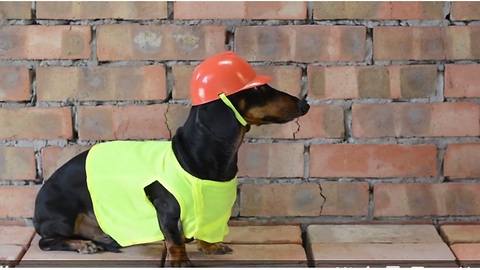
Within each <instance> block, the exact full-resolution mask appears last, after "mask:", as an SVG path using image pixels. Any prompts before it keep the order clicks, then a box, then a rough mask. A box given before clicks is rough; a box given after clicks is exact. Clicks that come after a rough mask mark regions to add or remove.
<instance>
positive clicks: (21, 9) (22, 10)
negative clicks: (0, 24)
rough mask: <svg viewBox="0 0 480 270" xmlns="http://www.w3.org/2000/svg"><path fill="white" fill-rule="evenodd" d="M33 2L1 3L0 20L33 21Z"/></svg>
mask: <svg viewBox="0 0 480 270" xmlns="http://www.w3.org/2000/svg"><path fill="white" fill-rule="evenodd" d="M31 7H32V2H30V1H14V2H12V1H9V2H7V1H5V2H3V1H2V2H0V20H6V19H31V18H32V10H31Z"/></svg>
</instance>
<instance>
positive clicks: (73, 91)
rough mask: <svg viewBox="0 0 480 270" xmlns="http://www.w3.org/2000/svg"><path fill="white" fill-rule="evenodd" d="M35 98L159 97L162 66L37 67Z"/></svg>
mask: <svg viewBox="0 0 480 270" xmlns="http://www.w3.org/2000/svg"><path fill="white" fill-rule="evenodd" d="M37 97H38V100H39V101H64V100H78V101H90V100H95V101H97V100H102V101H106V100H163V99H165V98H166V73H165V67H163V66H143V67H103V66H102V67H81V68H77V67H39V68H37Z"/></svg>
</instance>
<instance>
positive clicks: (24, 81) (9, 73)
mask: <svg viewBox="0 0 480 270" xmlns="http://www.w3.org/2000/svg"><path fill="white" fill-rule="evenodd" d="M30 95H31V91H30V71H29V70H28V69H27V68H21V67H0V101H26V100H30Z"/></svg>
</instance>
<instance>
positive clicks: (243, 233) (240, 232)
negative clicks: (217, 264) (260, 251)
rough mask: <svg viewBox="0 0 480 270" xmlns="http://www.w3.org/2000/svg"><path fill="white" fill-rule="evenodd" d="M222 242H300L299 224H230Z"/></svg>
mask: <svg viewBox="0 0 480 270" xmlns="http://www.w3.org/2000/svg"><path fill="white" fill-rule="evenodd" d="M223 242H224V243H234V244H243V245H245V244H277V245H278V244H299V245H301V244H302V231H301V229H300V226H292V225H278V226H230V231H229V233H228V235H226V236H225V239H224V240H223Z"/></svg>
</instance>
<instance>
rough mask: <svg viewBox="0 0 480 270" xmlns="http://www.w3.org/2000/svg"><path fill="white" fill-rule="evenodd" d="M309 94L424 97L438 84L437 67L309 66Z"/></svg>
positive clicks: (340, 97) (332, 96) (433, 91)
mask: <svg viewBox="0 0 480 270" xmlns="http://www.w3.org/2000/svg"><path fill="white" fill-rule="evenodd" d="M307 72H308V73H307V74H308V96H309V97H312V98H318V99H354V98H393V99H396V98H422V97H431V96H433V95H434V94H435V89H436V87H437V83H436V79H437V67H436V66H433V65H415V66H387V67H385V66H329V67H322V66H309V67H308V70H307Z"/></svg>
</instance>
